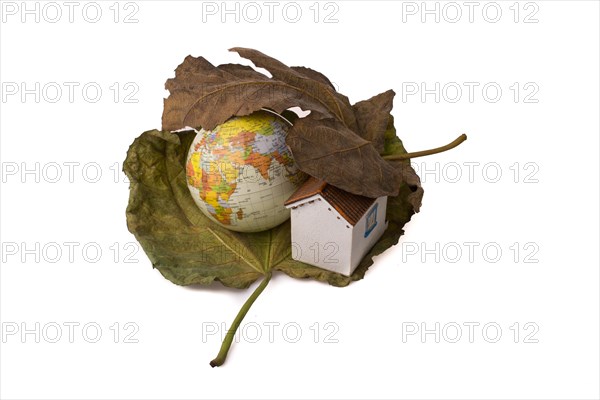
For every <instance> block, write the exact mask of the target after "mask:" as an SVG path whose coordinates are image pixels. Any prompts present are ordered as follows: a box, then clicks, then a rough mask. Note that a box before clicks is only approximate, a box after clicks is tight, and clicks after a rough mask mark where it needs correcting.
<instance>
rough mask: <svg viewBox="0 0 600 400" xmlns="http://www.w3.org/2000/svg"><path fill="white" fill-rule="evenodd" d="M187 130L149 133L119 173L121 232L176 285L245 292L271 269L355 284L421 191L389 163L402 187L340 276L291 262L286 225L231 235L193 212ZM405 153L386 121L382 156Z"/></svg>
mask: <svg viewBox="0 0 600 400" xmlns="http://www.w3.org/2000/svg"><path fill="white" fill-rule="evenodd" d="M194 136H195V132H194V131H191V130H189V131H182V132H173V133H171V132H168V131H158V130H152V131H147V132H144V133H143V134H142V135H141V136H140V137H138V138H137V139H136V140H135V141H134V142H133V144H132V145H131V147H130V148H129V151H128V152H127V158H126V160H125V163H124V168H123V169H124V171H125V173H126V174H127V176H128V177H129V179H130V181H131V191H130V197H129V205H128V207H127V226H128V228H129V230H130V231H131V232H132V233H133V234H134V235H135V237H136V238H137V240H138V241H139V242H140V244H141V246H142V248H143V249H144V251H145V252H146V254H147V255H148V257H149V258H150V260H151V262H152V265H153V266H154V267H155V268H157V269H158V270H159V271H160V272H161V274H162V275H163V276H164V277H165V278H167V279H169V280H170V281H171V282H173V283H176V284H178V285H190V284H210V283H212V282H213V281H215V280H217V281H220V282H221V283H223V285H225V286H229V287H235V288H247V287H248V286H249V285H250V284H251V283H252V282H254V281H255V280H256V279H258V278H260V277H262V276H263V275H265V274H267V273H268V272H270V271H272V270H278V271H283V272H285V273H286V274H288V275H289V276H292V277H295V278H313V279H317V280H319V281H323V282H328V283H330V284H331V285H334V286H346V285H348V284H349V283H350V282H352V281H356V280H359V279H362V278H363V277H364V275H365V272H366V271H367V269H368V268H369V266H370V265H371V264H372V263H373V257H374V256H376V255H377V254H380V253H382V252H383V251H385V250H386V249H388V248H389V247H390V246H393V245H394V244H396V243H397V242H398V238H399V237H400V235H402V233H403V230H402V227H403V226H404V224H406V223H407V222H408V221H409V220H410V218H411V216H412V214H413V213H414V212H415V211H417V210H418V207H419V205H420V201H421V197H422V194H423V190H422V188H421V186H420V182H419V178H418V176H417V175H416V174H415V173H414V171H413V170H412V168H410V165H409V164H408V161H396V162H390V163H391V164H392V165H395V166H397V167H398V168H401V169H402V170H403V173H405V174H406V175H407V178H406V181H407V183H405V184H403V185H402V186H401V188H400V192H399V195H398V196H395V197H390V198H389V199H388V209H387V219H388V223H389V225H388V228H387V230H386V231H385V233H384V235H383V236H382V238H381V239H380V240H379V241H378V242H377V244H376V245H375V246H374V247H373V248H372V249H371V251H370V252H369V253H368V254H367V255H366V256H365V257H364V259H363V260H362V262H361V263H360V265H359V266H358V268H357V269H356V271H355V272H354V274H353V275H352V276H350V277H346V276H344V275H341V274H337V273H334V272H329V271H325V270H323V269H320V268H316V267H313V266H311V265H308V264H304V263H301V262H298V261H295V260H293V259H292V258H291V234H290V221H287V222H285V223H283V224H281V225H279V226H277V227H275V228H273V229H271V230H269V231H265V232H258V233H238V232H233V231H229V230H227V229H224V228H222V227H221V226H220V225H219V224H217V223H215V222H213V221H211V220H209V219H208V218H207V217H206V216H204V214H202V212H201V211H200V210H199V209H198V207H197V206H196V204H195V203H194V200H193V199H192V196H191V194H190V193H189V191H188V188H187V183H186V176H185V161H186V156H187V152H188V148H189V146H190V144H191V142H192V140H193V138H194ZM403 153H406V150H405V149H404V147H403V145H402V142H401V141H400V139H399V138H398V137H397V136H396V134H395V130H394V127H393V121H392V119H391V118H390V122H389V124H388V129H387V131H386V132H385V146H384V150H383V154H384V155H390V154H403Z"/></svg>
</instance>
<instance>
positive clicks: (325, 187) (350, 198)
mask: <svg viewBox="0 0 600 400" xmlns="http://www.w3.org/2000/svg"><path fill="white" fill-rule="evenodd" d="M316 194H319V195H321V197H323V198H324V199H325V200H327V202H328V203H329V204H331V205H332V206H333V208H335V209H336V210H337V212H339V213H340V214H341V215H342V217H344V219H346V221H348V222H349V223H350V224H352V225H356V223H357V222H358V221H359V220H360V218H361V217H362V216H363V215H364V214H365V213H366V212H367V211H368V210H369V208H371V206H372V205H373V203H374V202H375V199H372V198H370V197H365V196H359V195H357V194H352V193H349V192H346V191H345V190H342V189H340V188H337V187H335V186H332V185H330V184H328V183H327V182H325V181H322V180H320V179H317V178H315V177H312V176H311V177H310V178H309V179H308V180H307V181H306V182H305V183H304V184H303V185H302V186H300V187H299V188H298V189H297V190H296V191H295V192H294V193H293V194H292V195H291V196H290V198H289V199H287V201H286V202H285V203H284V204H285V205H286V206H289V205H291V204H293V203H296V202H298V201H300V200H304V199H307V198H309V197H311V196H314V195H316Z"/></svg>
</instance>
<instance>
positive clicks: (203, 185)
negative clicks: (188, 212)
mask: <svg viewBox="0 0 600 400" xmlns="http://www.w3.org/2000/svg"><path fill="white" fill-rule="evenodd" d="M290 125H291V124H290V123H289V122H288V121H287V120H286V119H284V118H283V117H281V116H280V115H278V114H276V113H274V112H271V111H268V110H261V111H257V112H255V113H253V114H251V115H248V116H243V117H232V118H230V119H229V120H227V121H225V122H224V123H223V124H221V125H219V126H217V127H216V128H215V129H213V130H211V131H206V130H204V129H200V130H199V131H198V133H197V135H196V137H195V138H194V140H193V142H192V145H191V146H190V150H189V153H188V158H187V165H186V175H187V182H188V188H189V190H190V193H191V194H192V197H193V198H194V201H195V202H196V204H197V205H198V207H199V208H200V210H201V211H202V212H203V213H204V214H205V215H206V216H207V217H208V218H210V219H211V220H213V221H215V222H217V223H219V224H221V225H222V226H224V227H226V228H228V229H231V230H234V231H238V232H259V231H263V230H267V229H271V228H273V227H275V226H277V225H279V224H281V223H282V222H284V221H286V220H287V219H288V218H289V217H290V212H289V210H288V209H286V208H285V206H284V204H283V203H284V202H285V201H286V200H287V198H288V197H289V196H290V195H291V194H292V193H293V192H294V191H295V190H296V189H297V188H298V187H299V186H300V185H301V184H302V183H303V182H304V181H305V180H306V178H307V175H306V174H305V173H303V172H302V171H300V170H299V169H298V166H297V165H296V163H295V162H294V159H293V157H292V154H291V152H290V150H289V149H288V147H287V145H286V143H285V136H286V134H287V130H288V129H289V127H290Z"/></svg>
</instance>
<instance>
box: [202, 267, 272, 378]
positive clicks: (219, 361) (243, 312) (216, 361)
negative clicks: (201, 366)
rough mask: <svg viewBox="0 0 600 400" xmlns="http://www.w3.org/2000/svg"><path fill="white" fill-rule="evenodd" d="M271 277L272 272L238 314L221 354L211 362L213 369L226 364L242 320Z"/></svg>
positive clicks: (269, 272) (222, 345)
mask: <svg viewBox="0 0 600 400" xmlns="http://www.w3.org/2000/svg"><path fill="white" fill-rule="evenodd" d="M271 275H272V273H271V271H268V272H267V274H266V275H265V278H264V279H263V281H262V282H261V283H260V285H259V286H258V287H257V288H256V290H254V292H253V293H252V295H250V297H248V300H246V302H245V303H244V305H243V306H242V308H241V309H240V311H239V312H238V314H237V316H236V317H235V319H234V320H233V323H232V324H231V328H229V330H228V331H227V334H226V335H225V339H223V344H221V350H219V354H218V355H217V357H216V358H215V359H214V360H212V361H211V362H210V366H211V367H213V368H214V367H220V366H221V365H223V363H224V362H225V359H226V358H227V353H228V352H229V348H230V347H231V343H232V342H233V338H234V336H235V332H236V331H237V329H238V328H239V326H240V324H241V322H242V320H243V319H244V317H245V316H246V314H247V313H248V311H249V310H250V307H252V304H254V302H255V301H256V299H257V298H258V296H260V294H261V293H262V292H263V290H265V288H266V287H267V284H268V283H269V281H270V280H271Z"/></svg>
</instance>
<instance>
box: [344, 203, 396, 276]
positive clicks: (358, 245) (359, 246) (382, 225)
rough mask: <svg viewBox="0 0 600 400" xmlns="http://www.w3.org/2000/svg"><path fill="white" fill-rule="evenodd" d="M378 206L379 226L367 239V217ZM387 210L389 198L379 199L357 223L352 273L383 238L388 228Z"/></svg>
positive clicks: (353, 243)
mask: <svg viewBox="0 0 600 400" xmlns="http://www.w3.org/2000/svg"><path fill="white" fill-rule="evenodd" d="M375 204H378V206H377V225H376V226H375V228H374V229H373V230H372V231H371V233H369V235H368V236H367V237H366V238H365V228H366V225H367V215H369V211H371V209H372V208H373V207H375ZM386 209H387V196H383V197H379V198H377V200H375V203H373V205H372V206H371V208H369V210H368V211H367V212H366V213H365V214H364V215H363V216H362V217H361V219H360V220H358V222H357V223H356V225H355V226H354V229H353V234H352V256H351V265H352V271H354V269H355V268H356V267H357V266H358V264H359V263H360V261H361V260H362V258H363V257H364V255H365V254H367V252H368V251H369V250H370V249H371V247H373V245H375V243H376V242H377V240H379V238H380V237H381V235H382V234H383V232H384V231H385V229H386V228H387V221H386V219H385V212H386Z"/></svg>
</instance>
